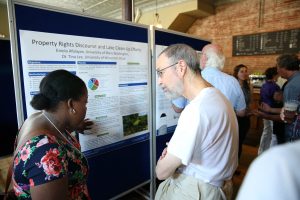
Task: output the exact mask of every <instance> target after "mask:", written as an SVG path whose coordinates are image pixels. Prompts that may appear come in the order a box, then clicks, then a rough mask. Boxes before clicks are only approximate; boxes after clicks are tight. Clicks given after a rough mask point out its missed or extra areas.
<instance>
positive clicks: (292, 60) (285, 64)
mask: <svg viewBox="0 0 300 200" xmlns="http://www.w3.org/2000/svg"><path fill="white" fill-rule="evenodd" d="M276 62H277V71H278V74H279V75H280V76H281V77H282V78H284V79H287V82H286V83H285V84H284V86H283V87H282V90H283V102H284V103H285V102H288V101H291V100H292V101H294V103H297V104H298V106H297V109H296V112H295V113H296V114H295V115H294V117H293V118H292V119H290V118H287V116H286V115H285V113H284V108H272V107H270V106H268V105H267V104H262V109H263V110H265V111H267V112H269V113H275V114H280V119H281V120H282V121H283V122H285V130H284V132H285V141H286V142H293V141H295V140H298V139H300V115H299V113H300V110H299V109H300V106H299V102H300V72H299V65H300V61H299V58H298V56H297V55H296V54H283V55H280V56H279V57H278V58H277V59H276ZM297 113H298V114H297ZM277 116H278V115H275V117H276V119H277V120H278V117H277ZM268 118H269V119H273V118H274V117H273V116H272V115H271V116H268Z"/></svg>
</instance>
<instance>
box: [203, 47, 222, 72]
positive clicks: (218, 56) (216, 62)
mask: <svg viewBox="0 0 300 200" xmlns="http://www.w3.org/2000/svg"><path fill="white" fill-rule="evenodd" d="M205 55H206V57H207V61H206V64H205V66H206V67H215V68H217V69H219V70H221V71H222V69H223V67H224V63H225V56H224V54H223V52H221V51H218V52H216V51H215V50H214V49H212V48H208V49H207V50H206V51H205Z"/></svg>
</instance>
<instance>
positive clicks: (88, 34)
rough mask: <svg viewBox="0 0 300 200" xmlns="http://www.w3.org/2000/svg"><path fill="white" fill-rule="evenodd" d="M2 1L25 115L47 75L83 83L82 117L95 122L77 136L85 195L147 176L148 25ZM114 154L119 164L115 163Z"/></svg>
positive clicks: (117, 190) (105, 194) (103, 195)
mask: <svg viewBox="0 0 300 200" xmlns="http://www.w3.org/2000/svg"><path fill="white" fill-rule="evenodd" d="M9 6H10V9H9V10H10V11H9V13H10V20H11V22H12V23H14V24H13V25H12V26H10V27H12V28H13V29H12V30H11V31H12V32H13V33H14V40H15V45H12V46H13V48H15V49H14V54H15V56H16V58H15V59H14V60H15V62H16V63H15V66H14V67H15V70H16V73H15V74H14V76H18V77H17V78H16V80H19V81H20V84H19V88H18V87H16V90H19V91H20V97H21V98H20V99H17V102H18V103H19V105H21V106H19V107H21V108H22V109H21V110H19V112H22V115H23V116H24V119H26V118H27V116H29V115H30V114H32V113H34V112H36V111H35V110H34V109H33V108H32V107H31V106H30V100H31V99H32V97H33V96H34V95H35V94H37V93H38V91H39V88H38V87H39V83H40V81H41V80H42V78H43V77H45V76H46V75H47V73H49V72H50V71H53V70H56V69H66V70H68V71H70V72H72V73H74V74H76V75H77V76H78V77H80V78H81V79H82V80H83V81H84V82H85V83H86V86H87V88H88V97H89V99H88V104H87V116H86V117H87V118H90V119H91V120H93V121H94V124H95V125H94V126H93V128H92V130H90V131H89V132H86V133H88V134H85V135H82V134H80V136H79V139H80V144H81V146H82V151H83V152H84V154H85V155H86V156H87V158H88V162H89V164H90V176H89V180H88V184H89V190H90V193H91V196H92V199H109V198H113V197H115V196H118V195H120V194H122V193H124V192H126V191H128V190H131V189H132V188H135V187H136V186H139V185H143V184H146V183H148V182H150V148H151V146H150V141H149V132H150V130H149V123H150V119H149V98H148V94H149V90H150V89H149V87H150V86H149V84H148V79H149V72H150V68H149V66H150V64H149V63H150V57H149V55H150V51H149V49H150V48H149V45H148V44H149V30H148V27H145V26H138V25H133V24H131V23H124V22H119V21H110V20H105V19H96V18H93V17H88V16H83V15H80V14H78V13H71V12H67V11H62V10H58V9H57V8H50V7H43V6H42V5H39V4H32V3H28V2H24V1H9ZM22 115H20V116H22ZM24 119H22V120H23V121H24ZM120 158H124V162H123V163H122V164H117V163H120V160H121V159H120ZM125 158H126V159H125ZM129 180H130V181H129Z"/></svg>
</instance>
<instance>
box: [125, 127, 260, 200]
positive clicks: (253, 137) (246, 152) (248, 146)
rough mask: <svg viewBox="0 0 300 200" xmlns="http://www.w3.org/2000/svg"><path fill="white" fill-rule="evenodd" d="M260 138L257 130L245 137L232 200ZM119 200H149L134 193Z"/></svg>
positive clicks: (252, 130) (255, 153) (234, 181)
mask: <svg viewBox="0 0 300 200" xmlns="http://www.w3.org/2000/svg"><path fill="white" fill-rule="evenodd" d="M260 136H261V131H258V130H257V129H251V130H250V131H249V133H248V134H247V136H246V139H245V142H244V145H243V150H242V155H241V158H240V161H239V167H238V171H240V174H239V175H238V174H235V175H234V176H233V186H234V191H233V199H235V197H236V195H237V193H238V190H239V188H240V186H241V184H242V182H243V179H244V177H245V174H246V172H247V169H248V167H249V165H250V164H251V162H252V161H253V160H254V159H255V158H256V156H257V150H258V146H259V142H260ZM119 199H120V200H146V199H149V198H147V197H145V196H143V195H141V194H139V193H137V192H135V191H134V192H131V193H129V194H127V195H125V196H123V197H122V198H119Z"/></svg>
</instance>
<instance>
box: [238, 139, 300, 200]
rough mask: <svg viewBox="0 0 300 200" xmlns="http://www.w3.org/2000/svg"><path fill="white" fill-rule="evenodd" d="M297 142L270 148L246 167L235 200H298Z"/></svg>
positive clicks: (299, 144)
mask: <svg viewBox="0 0 300 200" xmlns="http://www.w3.org/2000/svg"><path fill="white" fill-rule="evenodd" d="M299 169H300V141H297V142H294V143H288V144H284V145H279V146H277V147H273V148H271V149H269V150H268V151H266V152H264V153H263V154H261V155H260V156H259V157H258V158H257V159H256V160H255V161H254V162H253V163H252V164H251V166H250V168H249V171H248V172H247V174H246V177H245V179H244V181H243V184H242V186H241V188H240V190H239V193H238V196H237V199H238V200H253V199H255V200H268V199H271V200H283V199H287V200H299V199H300V171H299Z"/></svg>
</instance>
